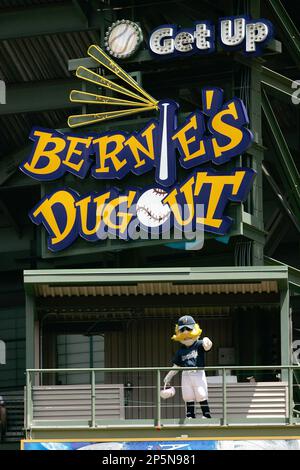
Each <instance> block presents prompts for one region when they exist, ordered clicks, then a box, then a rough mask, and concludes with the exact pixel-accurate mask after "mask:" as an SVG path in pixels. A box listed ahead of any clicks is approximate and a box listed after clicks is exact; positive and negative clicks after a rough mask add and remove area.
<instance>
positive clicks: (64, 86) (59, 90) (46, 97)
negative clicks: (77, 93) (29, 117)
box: [0, 79, 79, 116]
mask: <svg viewBox="0 0 300 470" xmlns="http://www.w3.org/2000/svg"><path fill="white" fill-rule="evenodd" d="M76 86H78V80H76V79H69V80H49V81H48V80H47V81H39V82H30V83H20V84H16V85H8V86H7V100H6V104H2V105H1V106H0V116H4V115H7V114H18V113H30V112H37V111H50V110H52V109H64V108H78V107H79V106H78V104H77V103H72V102H71V101H70V100H69V94H70V91H71V90H72V89H73V88H76ZM37 90H38V93H37Z"/></svg>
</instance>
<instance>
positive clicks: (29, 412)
mask: <svg viewBox="0 0 300 470" xmlns="http://www.w3.org/2000/svg"><path fill="white" fill-rule="evenodd" d="M31 422H32V390H31V373H30V371H29V370H27V371H26V429H30V428H31V424H32V423H31Z"/></svg>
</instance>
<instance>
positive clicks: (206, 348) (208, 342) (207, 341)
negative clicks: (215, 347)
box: [202, 337, 212, 351]
mask: <svg viewBox="0 0 300 470" xmlns="http://www.w3.org/2000/svg"><path fill="white" fill-rule="evenodd" d="M202 341H203V343H202V344H203V349H204V351H209V350H210V349H211V348H212V341H211V340H210V339H209V338H207V337H205V338H203V340H202Z"/></svg>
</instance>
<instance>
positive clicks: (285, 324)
mask: <svg viewBox="0 0 300 470" xmlns="http://www.w3.org/2000/svg"><path fill="white" fill-rule="evenodd" d="M280 336H281V340H280V341H281V343H280V346H281V364H282V365H290V358H291V338H290V292H289V285H288V283H286V285H285V286H283V287H282V288H281V290H280ZM282 380H288V371H287V370H283V371H282Z"/></svg>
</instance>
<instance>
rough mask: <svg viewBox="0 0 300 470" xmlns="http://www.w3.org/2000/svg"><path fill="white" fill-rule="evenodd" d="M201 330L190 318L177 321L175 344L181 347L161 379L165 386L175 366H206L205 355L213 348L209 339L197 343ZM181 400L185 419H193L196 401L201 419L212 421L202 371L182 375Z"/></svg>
mask: <svg viewBox="0 0 300 470" xmlns="http://www.w3.org/2000/svg"><path fill="white" fill-rule="evenodd" d="M201 333H202V330H201V329H200V327H199V325H198V324H197V323H196V322H195V320H194V319H193V317H191V316H189V315H186V316H184V317H181V318H179V320H178V324H177V325H176V327H175V335H174V336H172V339H173V340H174V341H178V342H180V343H181V344H182V347H181V348H180V349H178V351H177V352H176V354H175V357H174V358H173V370H171V371H170V372H169V373H168V374H167V375H166V377H165V378H164V383H165V385H168V384H170V382H171V380H172V378H173V377H174V376H175V375H176V374H177V372H178V371H177V370H176V368H178V367H199V368H204V366H205V357H204V356H205V352H206V351H209V350H210V349H211V348H212V342H211V340H210V339H209V338H206V337H205V338H203V339H202V340H200V339H199V338H200V336H201ZM181 390H182V398H183V400H184V402H185V403H186V417H187V418H195V417H196V415H195V402H199V403H200V406H201V410H202V414H203V417H204V418H211V416H210V410H209V406H208V401H207V399H208V394H207V380H206V375H205V372H204V370H203V369H202V370H187V371H183V372H182V380H181Z"/></svg>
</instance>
